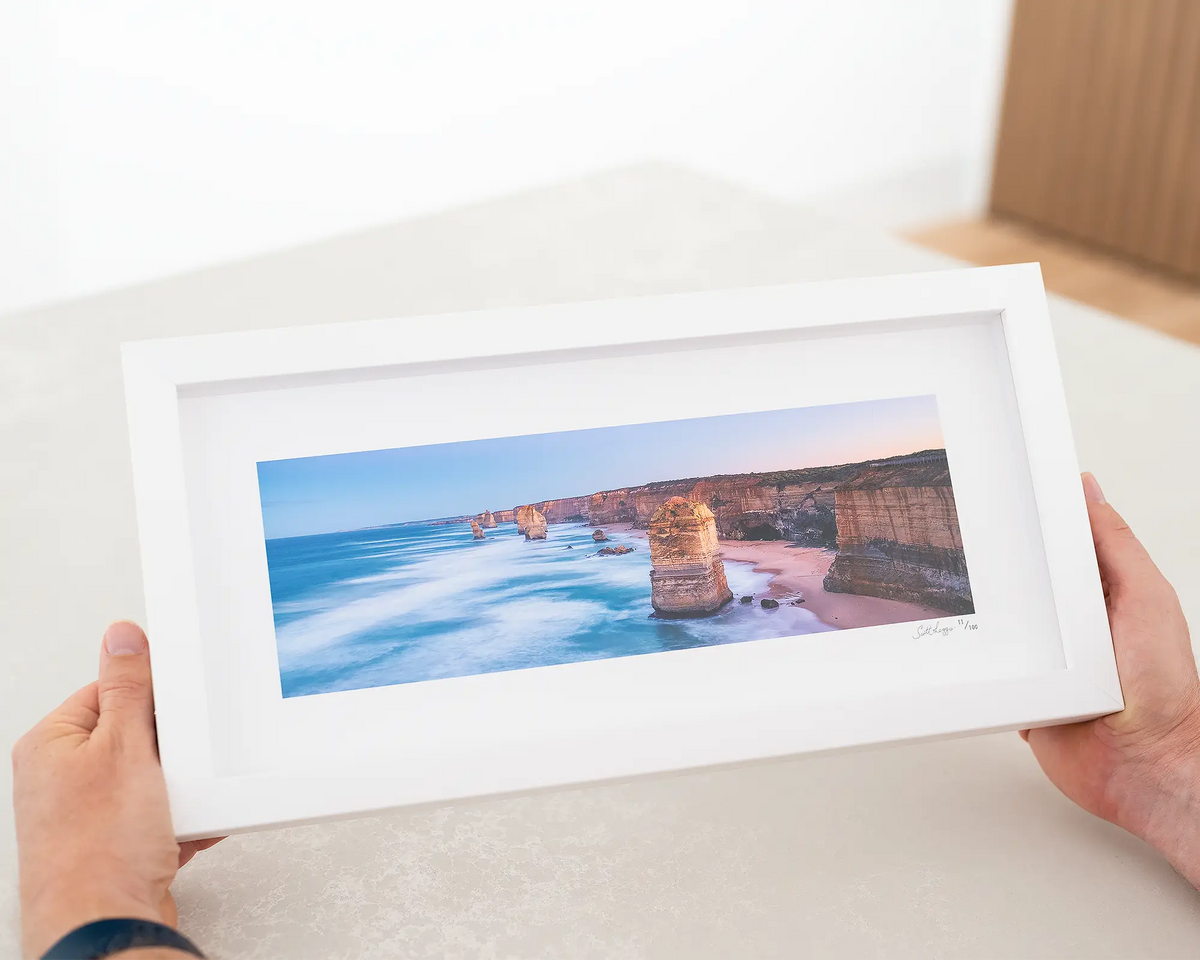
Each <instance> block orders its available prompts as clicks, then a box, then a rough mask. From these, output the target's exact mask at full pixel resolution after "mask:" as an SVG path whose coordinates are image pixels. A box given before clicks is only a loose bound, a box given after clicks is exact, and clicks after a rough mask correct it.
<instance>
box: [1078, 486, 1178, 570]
mask: <svg viewBox="0 0 1200 960" xmlns="http://www.w3.org/2000/svg"><path fill="white" fill-rule="evenodd" d="M1083 491H1084V495H1085V496H1086V498H1087V509H1088V519H1089V520H1090V521H1091V525H1092V540H1093V541H1094V542H1095V545H1096V561H1097V563H1098V564H1099V566H1100V576H1101V577H1102V578H1103V579H1104V583H1105V585H1106V586H1107V588H1108V590H1109V591H1110V593H1111V591H1114V590H1117V591H1121V590H1127V589H1128V588H1129V587H1132V586H1138V585H1144V584H1146V583H1147V582H1148V581H1153V580H1157V579H1159V578H1161V576H1162V574H1161V573H1159V570H1158V567H1156V566H1155V565H1154V561H1153V560H1151V559H1150V554H1148V553H1147V552H1146V548H1145V547H1143V546H1142V542H1141V541H1140V540H1139V539H1138V538H1137V537H1136V536H1134V533H1133V531H1132V530H1130V529H1129V524H1127V523H1126V522H1125V521H1124V519H1122V517H1121V515H1120V514H1119V513H1117V511H1116V510H1114V509H1113V508H1112V507H1111V506H1110V505H1109V503H1108V501H1106V500H1105V499H1104V494H1103V492H1102V491H1101V490H1100V484H1098V483H1097V482H1096V478H1095V477H1093V476H1092V475H1091V474H1090V473H1085V474H1084V475H1083Z"/></svg>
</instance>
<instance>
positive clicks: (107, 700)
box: [96, 620, 154, 746]
mask: <svg viewBox="0 0 1200 960" xmlns="http://www.w3.org/2000/svg"><path fill="white" fill-rule="evenodd" d="M96 692H97V695H98V698H99V701H100V719H99V721H98V723H97V727H99V728H105V729H108V730H111V731H112V732H113V733H115V734H117V735H119V736H120V737H121V738H122V739H125V740H128V741H129V742H131V743H141V744H148V745H150V746H153V744H154V691H153V689H152V687H151V686H150V648H149V645H148V644H147V643H146V635H145V634H144V633H143V632H142V628H141V627H139V626H138V625H137V624H136V623H130V622H129V621H128V620H121V621H118V622H117V623H113V624H110V625H109V627H108V629H107V630H105V631H104V648H103V650H102V651H101V652H100V679H99V681H98V682H97V684H96Z"/></svg>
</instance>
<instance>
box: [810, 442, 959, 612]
mask: <svg viewBox="0 0 1200 960" xmlns="http://www.w3.org/2000/svg"><path fill="white" fill-rule="evenodd" d="M835 498H836V506H835V509H834V513H835V516H836V519H837V550H838V555H837V557H836V558H835V559H834V561H833V564H832V565H831V566H830V568H829V573H827V574H826V576H825V589H826V590H828V591H830V592H832V593H858V594H863V595H865V596H870V597H885V598H887V599H890V600H906V601H909V602H912V603H924V604H928V605H929V606H933V607H937V608H939V609H941V610H945V611H947V612H948V613H973V612H974V610H975V603H974V600H973V599H972V597H971V583H970V581H969V580H968V578H967V561H966V557H965V555H964V554H963V544H962V534H961V533H960V532H959V528H958V511H957V509H956V508H955V505H954V489H953V488H952V487H951V486H950V467H949V465H948V464H947V462H946V451H945V450H936V451H927V452H925V453H923V454H920V455H917V456H913V457H908V458H905V459H903V460H893V461H890V462H888V463H880V464H873V465H869V466H867V467H866V468H864V469H863V470H862V471H861V472H860V473H859V474H858V475H857V476H855V477H852V478H851V479H849V480H847V481H845V482H844V483H842V484H841V485H840V486H839V487H838V488H837V491H836V493H835Z"/></svg>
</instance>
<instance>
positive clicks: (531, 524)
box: [516, 504, 546, 540]
mask: <svg viewBox="0 0 1200 960" xmlns="http://www.w3.org/2000/svg"><path fill="white" fill-rule="evenodd" d="M516 517H517V533H519V534H521V533H523V534H525V539H526V540H545V539H546V517H545V515H544V514H543V513H542V512H541V511H540V510H538V508H537V507H535V506H533V504H526V505H525V506H523V507H517V510H516Z"/></svg>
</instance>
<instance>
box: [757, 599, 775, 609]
mask: <svg viewBox="0 0 1200 960" xmlns="http://www.w3.org/2000/svg"><path fill="white" fill-rule="evenodd" d="M758 602H759V603H760V604H762V608H763V609H764V610H774V609H775V608H776V607H778V606H779V601H778V600H772V599H771V598H770V597H763V598H762V599H761V600H759V601H758Z"/></svg>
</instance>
